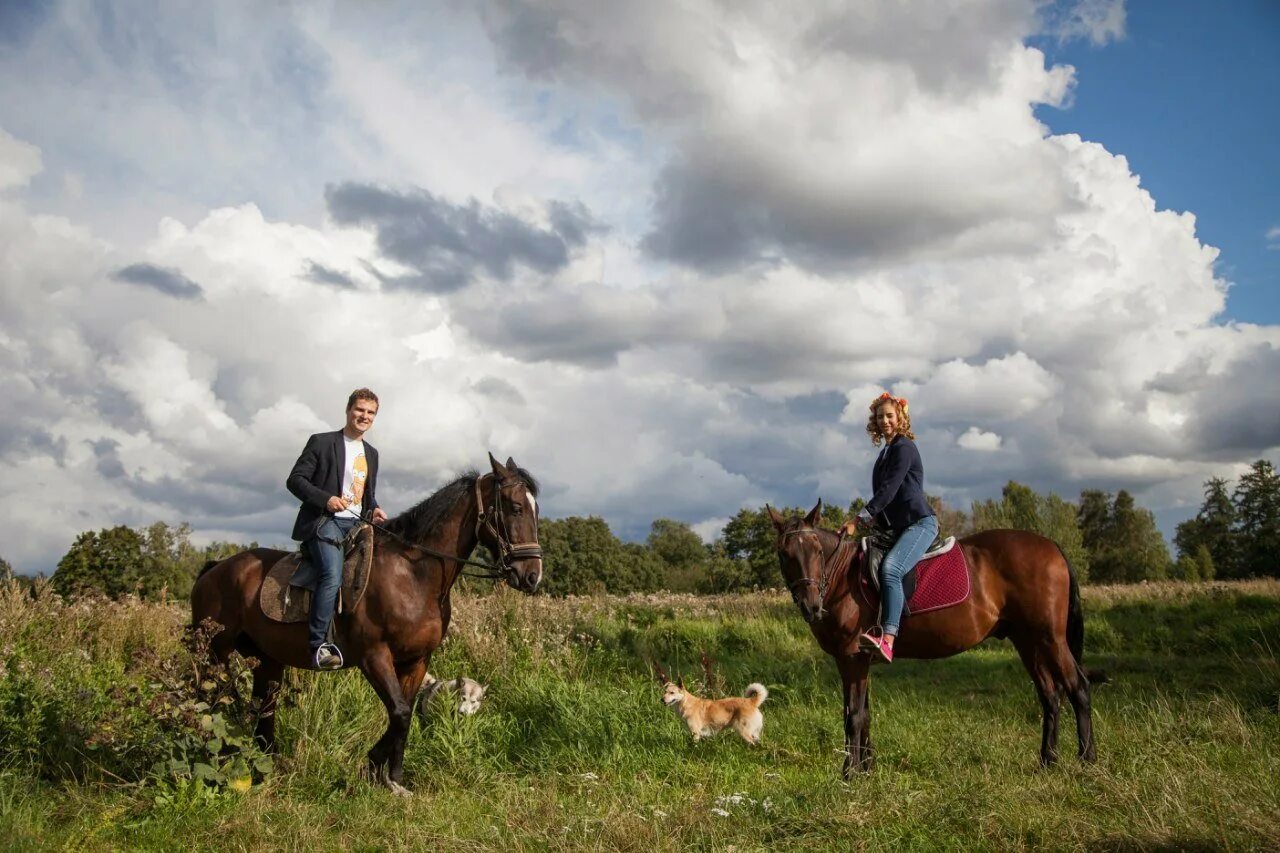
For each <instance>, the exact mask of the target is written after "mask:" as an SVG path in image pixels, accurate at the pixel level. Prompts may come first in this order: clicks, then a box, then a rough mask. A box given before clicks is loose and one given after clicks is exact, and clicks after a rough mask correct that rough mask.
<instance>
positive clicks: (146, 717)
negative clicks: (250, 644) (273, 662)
mask: <svg viewBox="0 0 1280 853" xmlns="http://www.w3.org/2000/svg"><path fill="white" fill-rule="evenodd" d="M174 615H175V614H173V612H172V611H168V610H166V609H164V608H163V606H162V605H157V604H146V603H143V602H139V601H138V600H136V599H130V600H129V601H126V602H121V603H114V602H111V601H105V600H92V601H91V600H79V601H75V602H73V603H67V602H65V601H64V600H63V599H62V598H60V597H59V596H56V595H54V594H53V590H52V589H51V586H50V584H49V583H48V582H43V581H39V582H37V583H36V585H35V586H34V587H33V588H32V590H31V591H28V590H26V589H23V588H22V587H20V586H19V585H18V584H16V583H14V582H12V581H8V582H4V583H0V637H3V638H4V640H3V646H0V770H2V769H4V768H9V769H18V770H20V771H21V772H23V773H26V774H29V775H31V776H32V777H38V778H42V779H48V780H51V781H59V780H75V781H78V782H94V783H103V782H108V781H109V782H113V783H115V782H121V781H124V782H129V783H150V784H154V785H158V786H159V788H160V794H161V795H162V796H170V795H171V794H172V793H173V789H174V788H175V786H177V787H182V786H185V785H186V784H187V783H189V782H196V783H198V784H199V785H201V786H209V787H210V788H212V789H214V790H215V791H217V790H225V789H227V788H228V787H229V788H232V789H236V788H243V787H245V785H246V779H247V777H248V776H249V775H250V774H249V769H250V768H252V769H254V770H256V771H258V772H265V771H266V770H268V769H270V762H269V760H267V759H266V758H265V757H264V756H262V755H261V754H260V753H259V752H258V750H257V747H256V745H255V744H253V743H251V742H250V738H249V737H248V732H249V731H250V730H251V727H252V723H253V718H254V715H255V713H256V709H255V708H254V707H253V704H252V703H251V702H249V701H247V700H242V699H241V698H240V697H243V696H248V695H249V684H248V664H247V663H246V662H244V661H241V660H239V659H238V656H233V661H232V665H231V668H228V667H225V666H221V665H217V664H214V663H212V662H211V661H210V660H209V658H208V638H209V636H210V630H211V628H210V627H209V626H205V627H204V628H203V629H201V630H198V631H196V632H192V633H191V634H190V636H189V637H188V639H187V641H186V643H185V644H184V645H183V646H178V645H177V644H176V643H175V642H174V639H173V638H174V636H175V635H176V634H178V633H179V631H178V620H177V619H175V618H174ZM219 629H220V626H219Z"/></svg>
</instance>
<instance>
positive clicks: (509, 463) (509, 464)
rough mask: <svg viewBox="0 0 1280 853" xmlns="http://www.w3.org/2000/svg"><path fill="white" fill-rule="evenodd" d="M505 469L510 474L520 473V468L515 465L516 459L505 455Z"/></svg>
mask: <svg viewBox="0 0 1280 853" xmlns="http://www.w3.org/2000/svg"><path fill="white" fill-rule="evenodd" d="M507 470H508V471H509V472H511V473H512V474H519V473H520V468H519V466H517V465H516V460H515V459H513V458H512V457H510V456H508V457H507Z"/></svg>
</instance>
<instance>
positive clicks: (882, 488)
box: [845, 391, 938, 663]
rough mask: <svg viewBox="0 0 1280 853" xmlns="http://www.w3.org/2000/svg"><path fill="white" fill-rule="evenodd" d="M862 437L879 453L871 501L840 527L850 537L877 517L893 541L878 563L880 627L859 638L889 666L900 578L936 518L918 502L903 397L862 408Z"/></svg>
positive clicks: (914, 453) (919, 464) (916, 461)
mask: <svg viewBox="0 0 1280 853" xmlns="http://www.w3.org/2000/svg"><path fill="white" fill-rule="evenodd" d="M868 408H870V409H871V416H870V417H868V418H867V435H869V436H871V443H872V444H874V445H876V446H879V445H880V443H881V442H883V443H884V450H881V451H880V456H879V457H878V458H877V459H876V464H875V467H874V468H872V471H871V488H872V496H871V500H870V501H869V502H868V503H867V505H866V506H865V507H863V508H862V510H861V512H859V513H858V515H857V517H856V518H854V519H851V520H850V521H849V522H847V523H846V524H845V533H846V534H848V535H850V536H852V535H853V534H854V533H855V532H856V531H857V529H858V524H859V523H862V524H870V523H872V520H873V519H874V518H875V517H877V516H880V517H881V518H883V519H884V521H885V526H886V527H888V529H889V531H890V535H891V536H892V538H893V539H894V543H893V547H892V548H890V549H889V553H888V554H886V555H885V558H884V562H883V563H881V564H880V576H881V584H880V588H881V590H882V593H881V594H882V596H883V597H884V601H883V603H882V606H881V610H882V620H883V621H882V624H881V626H880V627H879V628H878V629H877V628H873V629H871V630H870V631H867V632H865V633H864V634H863V635H862V638H863V639H864V640H866V641H867V642H868V643H870V644H871V645H872V647H873V648H875V650H876V651H877V652H879V653H880V656H881V657H882V658H884V659H885V660H886V661H888V662H890V663H892V662H893V642H894V639H895V638H896V637H897V636H898V621H899V619H900V617H901V616H902V605H903V596H902V579H903V577H905V576H906V574H907V572H909V571H911V569H912V568H913V567H914V566H915V564H916V562H917V561H919V559H920V557H922V556H923V555H924V552H925V551H927V550H928V549H929V544H930V543H931V542H933V540H934V539H936V538H937V536H938V518H937V516H936V515H934V512H933V507H931V506H929V502H928V501H926V500H925V498H924V462H923V461H922V460H921V459H920V451H919V450H917V449H916V444H915V437H916V436H915V433H913V432H912V431H911V415H910V414H909V413H908V409H907V400H906V398H905V397H898V398H894V397H893V396H892V395H890V394H889V393H888V392H887V391H886V392H885V393H883V394H881V395H880V396H879V397H877V398H875V399H874V400H872V401H871V405H870V406H869V407H868Z"/></svg>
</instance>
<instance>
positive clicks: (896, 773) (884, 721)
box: [0, 581, 1280, 851]
mask: <svg viewBox="0 0 1280 853" xmlns="http://www.w3.org/2000/svg"><path fill="white" fill-rule="evenodd" d="M1085 612H1086V616H1087V624H1088V633H1087V636H1086V646H1085V648H1086V653H1085V657H1086V663H1087V664H1088V665H1089V666H1090V667H1101V668H1105V669H1106V670H1107V671H1108V673H1109V675H1110V679H1111V680H1110V683H1107V684H1103V685H1100V686H1098V687H1097V688H1096V689H1095V691H1094V723H1095V727H1096V731H1097V739H1098V759H1099V760H1098V762H1097V764H1096V765H1094V766H1089V767H1083V766H1081V765H1080V764H1079V763H1078V762H1077V761H1076V760H1075V758H1074V755H1075V742H1074V739H1075V728H1074V723H1073V722H1072V721H1071V715H1070V713H1069V710H1067V711H1065V712H1064V715H1063V720H1064V724H1063V726H1062V754H1063V761H1062V763H1061V764H1060V765H1059V766H1058V767H1056V768H1053V769H1050V770H1041V769H1039V768H1038V766H1037V758H1038V749H1039V738H1040V720H1039V717H1040V714H1039V707H1038V704H1037V702H1036V699H1035V695H1034V692H1033V690H1032V688H1031V685H1030V682H1029V680H1028V679H1027V676H1026V674H1025V673H1024V672H1023V670H1022V667H1021V665H1020V664H1019V662H1018V660H1017V658H1016V655H1015V654H1014V652H1013V650H1012V647H1011V646H1009V645H1008V644H1007V643H1001V642H991V643H989V644H987V645H985V646H983V647H981V648H979V649H976V650H974V651H971V652H969V653H967V654H964V655H961V656H959V657H956V658H953V659H950V660H947V661H940V662H931V663H922V662H912V661H906V662H901V663H897V664H894V665H893V666H891V667H882V668H879V669H877V670H876V671H875V673H874V675H873V679H872V709H873V738H874V741H875V745H876V747H877V762H878V766H877V768H876V770H875V771H874V772H872V773H871V774H869V775H866V776H865V777H862V778H857V779H855V780H853V781H851V782H848V783H845V782H843V781H841V779H840V774H839V767H840V758H841V756H840V750H841V747H842V740H843V735H842V727H841V716H840V704H839V698H838V678H837V676H836V674H835V668H834V666H833V665H832V664H831V662H830V661H829V659H827V658H826V656H825V655H823V654H822V653H821V652H820V651H819V650H818V648H817V646H816V644H815V643H814V642H813V640H812V638H811V637H810V635H809V633H808V630H807V628H806V627H805V626H804V624H803V623H802V621H801V620H800V618H799V616H798V615H797V613H796V612H795V611H794V609H793V607H792V605H791V604H790V601H789V600H788V599H786V597H785V596H784V595H782V594H773V593H761V594H753V595H745V596H724V597H715V598H695V597H688V596H673V595H660V596H639V597H632V598H626V599H621V598H604V597H600V598H584V599H570V600H555V599H548V598H541V597H535V598H525V597H522V596H519V595H517V594H515V593H512V592H500V593H498V594H495V595H492V596H488V597H485V598H466V597H464V598H461V599H460V600H459V601H458V602H457V605H456V611H455V619H454V625H453V627H452V629H451V633H450V636H449V639H448V640H447V641H446V643H445V645H444V647H443V648H442V650H441V652H440V653H439V654H438V655H437V656H436V659H435V661H434V662H433V665H432V671H433V672H435V673H437V674H439V675H441V676H444V677H449V676H453V675H460V674H465V675H470V676H471V677H474V678H476V679H478V680H480V681H483V682H486V683H488V684H490V692H489V697H488V698H487V699H486V705H485V707H484V709H483V710H482V711H481V713H480V714H479V715H477V716H475V717H471V718H460V717H457V716H455V715H454V714H452V713H450V712H449V711H447V710H444V709H442V708H433V709H432V710H431V711H430V713H429V715H428V716H429V718H428V720H427V721H426V725H425V726H423V725H421V724H420V721H415V725H414V730H413V733H412V735H411V737H410V741H409V746H408V751H407V755H406V784H407V785H408V786H409V787H410V788H411V789H413V790H414V791H415V792H416V793H415V796H414V797H413V798H411V799H407V800H405V799H399V798H396V797H394V796H391V795H390V794H389V793H388V792H386V791H384V790H382V789H380V788H377V787H374V786H371V785H370V784H368V783H367V782H365V781H363V780H362V779H361V777H360V774H359V772H358V771H359V768H360V765H361V764H362V761H363V756H364V752H365V750H366V749H368V747H369V746H370V745H371V744H372V742H373V741H374V740H375V739H376V738H377V737H378V735H379V734H380V733H381V730H382V727H383V725H384V716H383V714H382V711H381V706H380V705H379V704H378V702H377V700H376V698H375V697H374V695H373V692H372V691H371V690H370V689H369V688H368V686H367V685H365V683H364V682H363V680H362V678H361V676H360V675H359V674H358V673H357V672H342V673H336V674H313V673H293V674H292V675H291V676H290V677H289V681H288V683H287V685H286V689H287V699H286V703H285V706H284V707H283V708H282V709H281V712H280V737H281V746H282V752H283V756H282V758H281V760H280V761H279V763H278V766H277V769H276V770H275V771H274V772H273V773H271V774H270V775H269V776H268V777H267V778H266V779H265V780H264V781H263V782H261V783H260V784H256V785H254V786H253V787H252V789H250V790H249V791H246V792H235V791H230V790H223V791H221V792H219V793H217V794H211V793H209V789H206V788H205V787H204V786H203V785H201V784H194V785H187V786H174V785H171V784H158V783H157V782H156V781H155V780H154V779H148V778H147V777H146V775H145V774H141V775H138V776H136V777H135V778H130V777H129V774H127V773H125V772H123V771H122V770H121V769H120V768H122V767H128V766H129V765H128V756H129V754H130V752H129V750H131V749H136V750H138V751H139V754H140V753H141V751H145V749H146V747H147V745H146V744H141V743H140V744H131V743H130V742H129V740H128V733H127V732H126V733H123V734H121V733H116V735H115V737H116V739H117V742H118V743H122V744H124V747H121V749H122V750H123V751H122V752H119V754H118V755H117V757H116V759H115V761H116V764H115V765H112V766H111V767H106V766H105V764H104V765H103V767H101V768H99V767H97V765H95V763H94V760H93V758H92V754H93V750H92V748H90V747H87V746H85V744H86V743H89V742H92V740H93V737H92V731H93V729H94V727H95V726H100V725H108V724H109V723H107V722H103V721H104V720H107V721H109V720H111V719H117V718H118V717H119V714H118V713H116V712H117V711H118V710H119V709H115V710H114V711H113V706H112V703H113V702H115V703H125V702H134V703H136V702H138V701H139V698H138V697H139V696H144V695H145V691H146V689H147V688H146V685H145V684H140V685H139V686H138V687H137V691H138V692H136V693H132V694H127V693H126V692H125V691H123V690H121V689H120V686H121V685H125V684H128V683H130V682H131V680H132V681H133V682H137V681H138V680H139V678H140V676H139V675H138V674H137V673H138V672H139V671H140V669H139V668H140V667H141V664H139V661H142V660H150V661H153V662H154V661H155V660H156V659H163V658H165V657H166V656H168V657H170V658H176V659H181V656H182V654H183V653H184V652H183V651H182V649H181V647H180V646H179V644H178V640H177V634H178V628H179V626H180V625H181V624H182V622H183V621H184V619H185V614H184V613H183V611H182V608H181V607H179V606H170V607H164V606H161V605H145V604H138V603H124V604H106V603H98V604H95V605H85V604H80V605H63V604H61V603H59V602H57V601H56V600H49V599H42V600H41V601H39V602H30V601H28V600H26V599H24V598H23V597H22V596H20V595H18V594H17V593H16V592H15V591H13V590H10V591H9V592H7V593H5V594H4V595H0V725H8V726H10V727H11V732H10V733H9V734H5V733H3V732H0V749H3V751H0V767H2V768H3V769H0V838H2V839H3V842H0V843H2V844H3V845H4V846H5V847H7V848H10V849H51V848H60V847H66V848H76V849H157V850H158V849H174V848H194V849H210V850H220V851H224V850H249V849H261V848H288V849H293V848H301V847H305V848H307V849H318V850H330V849H332V850H388V849H389V850H400V849H422V848H426V847H435V846H439V845H447V847H448V849H450V850H489V849H532V850H547V849H550V850H561V849H574V850H576V849H604V850H613V849H618V850H650V849H659V850H675V849H684V848H693V849H714V850H731V849H732V850H760V849H806V848H814V849H884V848H898V847H903V848H914V849H957V850H958V849H965V850H969V849H974V848H978V849H1011V848H1012V849H1020V848H1052V849H1084V848H1089V849H1098V848H1102V849H1157V848H1162V849H1187V848H1190V849H1219V848H1225V849H1268V848H1270V849H1276V848H1280V663H1278V662H1277V660H1278V658H1277V653H1278V652H1280V583H1276V582H1261V581H1259V582H1250V583H1244V584H1213V585H1204V586H1198V587H1197V586H1184V585H1178V584H1168V585H1160V586H1148V587H1141V588H1131V589H1121V588H1092V589H1086V590H1085ZM703 651H706V652H707V653H708V654H709V655H710V656H711V657H712V658H713V659H714V661H715V664H714V668H713V676H714V682H715V683H713V684H712V685H705V686H702V689H703V690H705V691H706V692H709V693H711V694H712V695H716V694H719V695H725V694H727V693H734V694H737V693H740V692H741V690H742V688H743V687H745V685H746V684H747V683H748V682H749V681H761V682H764V683H765V684H766V685H767V686H768V688H769V690H770V696H769V700H768V701H767V702H766V703H765V705H764V706H763V710H764V713H765V729H764V742H763V745H762V746H761V747H758V748H751V747H748V746H747V745H746V744H744V743H742V742H741V741H740V740H738V739H737V737H736V736H734V735H733V734H732V733H729V732H726V733H724V734H722V735H720V736H719V737H718V738H715V739H712V740H710V741H705V742H703V743H700V744H694V743H692V742H691V740H690V739H689V737H688V734H687V732H686V731H685V729H684V726H683V725H682V724H681V722H680V721H679V720H678V719H677V718H676V716H675V715H674V714H672V713H671V712H670V711H669V710H667V709H666V708H664V707H662V706H661V705H660V704H659V700H658V696H659V686H658V684H657V682H656V681H655V680H654V679H653V678H652V675H651V673H650V670H649V668H648V666H647V664H646V661H647V660H658V661H660V662H661V663H662V664H663V666H664V667H665V668H666V669H667V670H668V671H669V672H671V673H672V674H673V675H674V674H675V672H676V671H677V670H678V671H680V672H682V673H683V674H684V676H685V678H686V681H690V682H693V681H697V682H703V681H704V678H703V669H702V667H701V665H700V663H699V658H700V655H701V653H702V652H703ZM63 685H69V687H64V686H63ZM690 686H694V685H693V684H691V685H690ZM721 691H723V693H722V692H721ZM68 695H70V697H71V698H66V697H67V696H68ZM77 697H78V698H77ZM130 697H131V698H130ZM84 705H89V706H92V707H89V708H85V707H83V706H84ZM33 706H35V709H34V710H33V709H32V708H33ZM113 714H115V716H113ZM72 721H75V722H72ZM19 729H20V730H21V732H22V733H21V734H14V732H17V731H19ZM50 739H52V742H51V741H50ZM122 762H123V763H122ZM112 773H114V774H115V776H112V775H111V774H112ZM117 777H118V778H117Z"/></svg>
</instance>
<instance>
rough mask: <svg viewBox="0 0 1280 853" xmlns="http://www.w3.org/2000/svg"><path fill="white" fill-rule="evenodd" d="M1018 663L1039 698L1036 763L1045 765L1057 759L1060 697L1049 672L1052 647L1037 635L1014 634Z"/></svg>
mask: <svg viewBox="0 0 1280 853" xmlns="http://www.w3.org/2000/svg"><path fill="white" fill-rule="evenodd" d="M1013 643H1014V646H1015V647H1016V648H1017V649H1018V655H1019V657H1021V658H1022V665H1023V666H1025V667H1026V668H1027V673H1028V674H1029V675H1030V676H1031V681H1032V683H1034V684H1035V686H1036V694H1037V695H1038V696H1039V697H1040V708H1041V710H1042V711H1043V713H1044V725H1043V727H1042V729H1041V733H1040V764H1041V766H1043V767H1048V766H1050V765H1052V764H1055V763H1057V761H1058V710H1059V702H1060V697H1059V695H1058V685H1057V683H1056V681H1055V680H1054V673H1053V671H1052V666H1053V664H1052V662H1051V661H1052V648H1049V647H1046V645H1045V644H1044V643H1043V642H1042V641H1041V640H1040V639H1039V638H1028V637H1025V636H1018V637H1015V638H1013Z"/></svg>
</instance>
